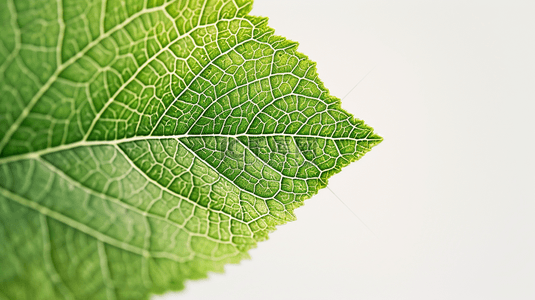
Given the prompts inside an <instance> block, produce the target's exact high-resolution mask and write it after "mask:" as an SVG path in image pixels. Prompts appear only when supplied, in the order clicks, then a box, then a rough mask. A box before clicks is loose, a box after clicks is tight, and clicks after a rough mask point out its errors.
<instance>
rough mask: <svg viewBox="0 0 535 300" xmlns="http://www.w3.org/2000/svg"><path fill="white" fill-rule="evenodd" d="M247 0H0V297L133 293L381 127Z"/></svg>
mask: <svg viewBox="0 0 535 300" xmlns="http://www.w3.org/2000/svg"><path fill="white" fill-rule="evenodd" d="M251 5H252V3H251V1H247V0H233V1H229V0H209V1H170V2H167V3H164V1H160V0H145V1H143V0H126V1H125V0H116V1H115V0H113V1H112V0H109V1H105V0H87V1H79V0H25V1H15V0H0V26H1V28H0V42H1V43H0V224H1V226H0V299H32V300H33V299H147V298H148V297H149V295H150V294H151V293H163V292H165V291H167V290H180V289H182V288H183V287H184V281H185V280H187V279H196V278H201V277H205V276H206V274H207V272H208V271H216V272H220V271H223V266H224V265H225V264H226V263H236V262H238V261H239V260H241V259H242V258H244V257H247V251H248V250H249V249H251V248H252V247H255V246H256V243H257V242H258V241H262V240H265V239H266V238H267V234H268V233H269V232H270V231H272V230H274V228H275V226H276V225H278V224H283V223H285V222H287V221H290V220H293V219H294V215H293V210H294V209H295V208H296V207H298V206H300V205H302V203H303V201H304V200H305V199H308V198H310V197H311V196H312V195H313V194H315V193H317V191H318V190H319V189H321V188H323V187H325V186H326V185H327V179H328V178H329V177H330V176H331V175H333V174H334V173H337V172H339V171H340V169H341V168H342V167H343V166H345V165H347V164H349V163H350V162H352V161H355V160H357V159H359V158H360V157H361V156H362V155H363V154H364V153H366V152H367V151H369V150H370V148H371V147H372V146H374V145H376V144H378V143H379V142H380V141H381V138H380V137H378V136H377V135H374V134H373V132H372V129H371V128H370V127H367V126H366V125H364V123H363V122H362V121H359V120H357V119H354V118H353V116H352V115H351V114H349V113H347V112H345V111H344V110H342V109H341V108H340V100H339V99H337V98H335V97H332V96H330V95H329V94H328V91H327V89H325V87H324V86H323V84H322V83H321V81H320V80H319V79H318V77H317V73H316V69H315V64H314V63H313V62H311V61H310V60H308V59H307V57H305V56H304V55H302V54H300V53H298V52H296V47H297V44H296V43H294V42H291V41H288V40H285V39H284V38H281V37H277V36H275V35H273V30H272V29H271V28H269V27H267V25H266V22H267V19H265V18H258V17H251V16H248V15H247V13H248V12H249V11H250V9H251Z"/></svg>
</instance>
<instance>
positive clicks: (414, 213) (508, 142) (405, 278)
mask: <svg viewBox="0 0 535 300" xmlns="http://www.w3.org/2000/svg"><path fill="white" fill-rule="evenodd" d="M252 14H253V15H257V16H268V17H270V22H269V24H270V26H271V27H273V28H275V29H276V34H277V35H282V36H285V37H287V38H289V39H291V40H294V41H299V43H300V46H299V51H300V52H302V53H305V54H306V55H308V56H309V57H310V58H311V59H312V60H314V61H316V62H317V63H318V72H319V74H320V78H322V80H323V81H324V83H325V86H326V87H328V88H329V89H330V91H331V93H332V94H333V95H335V96H338V97H340V98H342V97H344V96H345V95H346V94H347V93H349V92H350V90H351V89H352V88H353V87H354V86H355V84H356V83H357V82H359V80H361V79H362V78H363V77H364V76H365V75H366V74H367V73H368V72H370V70H372V71H371V72H370V73H369V75H368V76H367V77H366V78H364V80H363V81H362V82H361V83H360V84H359V85H358V86H357V87H356V88H355V89H354V90H353V91H352V92H351V93H349V95H347V97H345V98H344V99H343V101H342V103H343V104H342V107H343V108H345V109H346V110H347V111H349V112H351V113H353V114H354V115H355V116H356V117H358V118H360V119H363V120H365V121H366V123H367V124H369V125H370V126H372V127H374V128H375V130H376V132H377V133H379V134H380V135H381V136H383V137H384V142H383V143H382V144H380V145H379V146H377V147H376V148H374V149H373V150H372V151H371V152H370V153H368V154H367V155H366V156H365V157H364V158H363V159H362V160H360V161H358V162H356V163H353V164H352V165H350V166H348V167H346V168H345V169H344V170H343V171H342V173H340V174H337V175H335V176H334V177H333V178H332V179H331V180H330V182H329V187H330V188H331V189H332V190H333V191H334V192H335V193H336V194H337V195H338V196H339V197H340V198H341V199H342V200H343V201H344V202H345V203H346V204H347V205H348V206H349V207H350V208H351V210H353V211H354V212H355V213H356V214H357V215H358V216H359V217H360V219H362V221H363V222H361V221H359V219H358V218H357V217H355V216H354V215H353V214H352V213H351V211H349V210H348V209H347V208H346V207H345V206H344V204H342V203H341V202H340V201H339V200H337V198H336V197H335V196H334V195H333V193H331V192H330V191H329V190H328V189H324V190H322V191H321V192H320V193H319V194H318V195H317V196H315V197H313V198H312V199H310V200H308V201H306V204H305V206H304V207H302V208H299V209H298V210H297V211H296V214H297V218H298V220H297V221H296V222H292V223H289V224H287V225H284V226H280V227H279V228H278V230H277V231H276V232H274V233H272V234H271V236H270V240H269V241H267V242H262V243H260V244H259V246H258V248H257V249H254V250H252V251H250V254H251V256H252V260H246V261H243V262H242V263H241V264H240V265H229V266H227V267H226V272H225V274H210V276H209V279H206V280H198V281H190V282H188V284H187V288H186V290H185V291H184V292H180V293H174V294H173V293H170V294H166V295H165V296H164V297H154V299H169V300H170V299H234V300H239V299H277V300H279V299H306V300H311V299H411V300H414V299H425V300H434V299H456V300H457V299H467V300H477V299H484V300H492V299H504V300H505V299H507V300H517V299H520V300H523V299H526V300H532V299H535V221H534V219H535V158H534V157H535V142H534V138H535V124H534V123H535V122H534V120H533V119H534V117H535V1H497V0H494V1H492V0H486V1H474V0H463V1H457V0H453V1H452V0H449V1H437V0H429V1H400V0H391V1H362V0H359V1H341V0H329V1H310V0H308V1H307V0H276V1H275V0H256V2H255V6H254V9H253V11H252ZM363 223H364V224H366V225H367V226H368V227H369V228H370V229H371V231H370V229H368V228H367V227H366V225H364V224H363ZM372 231H373V233H372Z"/></svg>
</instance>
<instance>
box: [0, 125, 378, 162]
mask: <svg viewBox="0 0 535 300" xmlns="http://www.w3.org/2000/svg"><path fill="white" fill-rule="evenodd" d="M269 136H282V137H292V138H296V137H299V138H316V139H327V140H331V141H336V140H352V141H356V142H359V141H375V140H377V141H379V140H381V139H380V138H369V137H364V138H359V139H356V138H351V137H328V136H319V135H306V134H291V133H266V134H247V133H242V134H211V133H210V134H181V135H165V136H135V137H130V138H124V139H118V140H109V141H78V142H74V143H70V144H63V145H59V146H55V147H49V148H45V149H41V150H37V151H32V152H27V153H22V154H15V155H10V156H5V157H1V158H0V164H5V163H9V162H15V161H19V160H23V159H32V158H38V157H40V156H42V155H46V154H51V153H55V152H59V151H64V150H70V149H74V148H78V147H84V146H87V147H90V146H104V145H119V144H121V143H127V142H135V141H146V140H167V139H180V138H192V137H201V138H202V137H224V138H239V137H269Z"/></svg>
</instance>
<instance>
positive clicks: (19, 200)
mask: <svg viewBox="0 0 535 300" xmlns="http://www.w3.org/2000/svg"><path fill="white" fill-rule="evenodd" d="M0 194H2V195H3V196H4V197H6V198H7V199H10V200H12V201H13V202H15V203H18V204H20V205H22V206H24V207H27V208H30V209H33V210H35V211H37V212H39V213H41V214H43V215H45V216H47V217H50V218H52V219H54V220H56V221H59V222H61V223H63V224H65V225H68V226H70V227H72V228H74V229H76V230H78V231H80V232H83V233H85V234H87V235H89V236H91V237H93V238H95V239H97V240H99V241H102V242H104V243H106V244H109V245H111V246H114V247H116V248H119V249H122V250H125V251H128V252H131V253H134V254H137V255H141V256H144V257H150V256H152V257H161V258H167V259H170V260H173V261H176V262H183V261H184V259H182V258H180V257H178V256H176V255H174V254H171V253H166V252H155V253H151V252H149V251H148V250H145V249H141V248H139V247H136V246H133V245H130V244H127V243H124V242H121V241H119V240H117V239H115V238H112V237H110V236H108V235H105V234H103V233H102V232H99V231H98V230H95V229H93V228H91V227H89V226H87V225H85V224H82V223H80V222H78V221H76V220H74V219H71V218H69V217H67V216H65V215H62V214H61V213H58V212H57V211H54V210H51V209H49V208H48V207H45V206H42V205H40V204H38V203H36V202H33V201H31V200H28V199H26V198H24V197H21V196H19V195H17V194H14V193H12V192H10V191H8V190H6V189H4V188H2V187H0Z"/></svg>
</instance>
